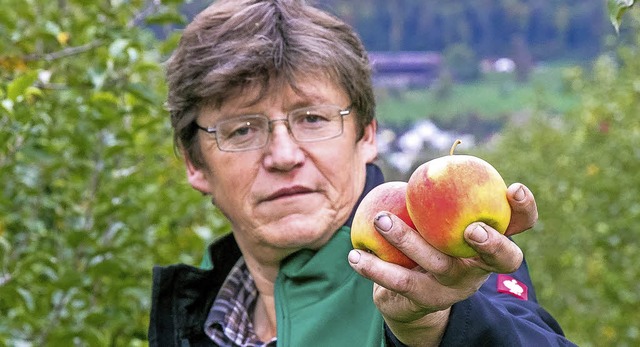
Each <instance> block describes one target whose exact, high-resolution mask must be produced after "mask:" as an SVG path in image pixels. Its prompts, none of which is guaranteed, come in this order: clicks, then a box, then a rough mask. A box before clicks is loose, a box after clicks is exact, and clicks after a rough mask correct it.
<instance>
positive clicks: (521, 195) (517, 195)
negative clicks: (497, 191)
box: [513, 187, 525, 201]
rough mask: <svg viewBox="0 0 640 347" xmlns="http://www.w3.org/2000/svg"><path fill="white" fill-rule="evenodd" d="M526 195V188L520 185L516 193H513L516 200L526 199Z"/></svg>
mask: <svg viewBox="0 0 640 347" xmlns="http://www.w3.org/2000/svg"><path fill="white" fill-rule="evenodd" d="M524 197H525V193H524V188H522V187H520V188H518V190H516V193H515V194H514V195H513V199H514V200H515V201H522V200H524Z"/></svg>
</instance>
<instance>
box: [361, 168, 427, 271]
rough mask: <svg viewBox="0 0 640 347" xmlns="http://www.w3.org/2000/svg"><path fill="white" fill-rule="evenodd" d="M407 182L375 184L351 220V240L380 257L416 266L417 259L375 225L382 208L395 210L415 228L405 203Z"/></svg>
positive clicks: (396, 213) (390, 210)
mask: <svg viewBox="0 0 640 347" xmlns="http://www.w3.org/2000/svg"><path fill="white" fill-rule="evenodd" d="M406 190H407V183H406V182H400V181H391V182H386V183H383V184H381V185H379V186H377V187H375V188H373V189H372V190H371V191H369V193H367V195H365V197H364V198H362V201H361V202H360V204H359V205H358V207H357V209H356V213H355V214H354V216H353V222H352V224H351V243H352V244H353V247H354V248H356V249H362V250H365V251H367V252H371V253H373V254H375V255H376V256H378V257H379V258H380V259H382V260H385V261H388V262H391V263H394V264H398V265H401V266H404V267H406V268H413V267H415V266H416V263H415V262H414V261H413V260H411V259H410V258H408V257H407V256H406V255H405V254H404V253H402V252H401V251H400V250H398V249H397V248H395V247H394V246H393V245H391V244H390V243H389V242H388V241H387V240H386V239H385V238H384V237H383V236H382V235H380V233H379V232H378V231H377V230H376V228H375V226H374V225H373V221H374V218H375V217H376V215H377V214H378V212H380V211H388V212H391V213H393V214H394V215H396V216H398V217H399V218H400V219H402V220H403V221H404V222H405V223H407V224H408V225H409V226H410V227H411V228H413V229H415V226H414V225H413V222H412V221H411V218H409V212H408V211H407V205H406V201H405V199H406Z"/></svg>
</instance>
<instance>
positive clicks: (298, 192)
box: [263, 186, 314, 201]
mask: <svg viewBox="0 0 640 347" xmlns="http://www.w3.org/2000/svg"><path fill="white" fill-rule="evenodd" d="M313 192H314V191H313V190H311V189H309V188H305V187H302V186H295V187H287V188H282V189H279V190H277V191H275V192H273V193H271V194H269V195H268V196H267V197H266V198H265V199H264V200H263V201H274V200H278V199H286V198H290V197H296V196H302V195H305V194H310V193H313Z"/></svg>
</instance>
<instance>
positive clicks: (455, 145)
mask: <svg viewBox="0 0 640 347" xmlns="http://www.w3.org/2000/svg"><path fill="white" fill-rule="evenodd" d="M461 143H462V141H460V139H457V140H456V142H454V143H453V145H452V146H451V150H449V155H453V151H454V150H455V149H456V147H457V146H458V145H459V144H461Z"/></svg>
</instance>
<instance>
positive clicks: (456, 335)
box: [385, 262, 575, 347]
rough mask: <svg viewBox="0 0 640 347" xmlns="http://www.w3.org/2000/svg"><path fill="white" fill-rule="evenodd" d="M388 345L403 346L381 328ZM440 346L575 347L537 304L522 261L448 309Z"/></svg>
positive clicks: (490, 278) (403, 346)
mask: <svg viewBox="0 0 640 347" xmlns="http://www.w3.org/2000/svg"><path fill="white" fill-rule="evenodd" d="M385 336H386V341H387V345H388V346H396V347H405V345H404V344H402V343H401V342H400V341H398V339H397V338H396V337H395V336H393V334H392V333H391V330H389V329H388V328H387V327H386V326H385ZM440 345H441V346H465V347H468V346H510V347H511V346H575V344H574V343H572V342H570V341H569V340H567V339H566V338H565V336H564V332H563V331H562V328H561V327H560V325H559V324H558V322H556V320H555V319H554V318H553V317H552V316H551V315H550V314H549V313H548V312H547V311H546V310H544V309H543V308H542V307H541V306H540V305H539V304H538V302H537V299H536V296H535V291H534V289H533V284H532V282H531V278H530V277H529V272H528V268H527V264H526V262H523V263H522V265H521V266H520V268H519V269H518V270H517V271H516V272H514V273H511V274H508V275H502V274H491V275H490V276H489V278H488V279H487V281H486V282H485V283H484V284H483V285H482V287H481V288H480V290H478V291H477V292H476V293H475V294H474V295H472V296H471V297H469V298H467V299H466V300H463V301H461V302H459V303H456V304H455V305H453V306H452V307H451V316H450V317H449V324H448V325H447V328H446V330H445V334H444V336H443V339H442V341H441V343H440Z"/></svg>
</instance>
